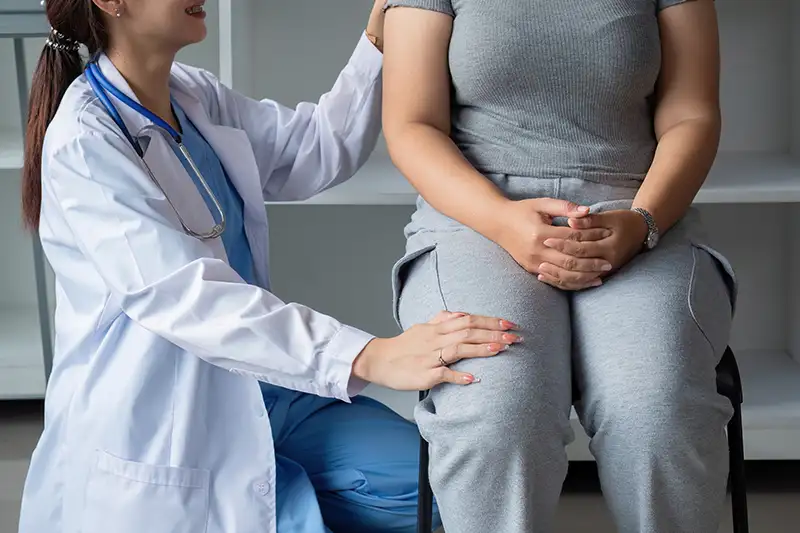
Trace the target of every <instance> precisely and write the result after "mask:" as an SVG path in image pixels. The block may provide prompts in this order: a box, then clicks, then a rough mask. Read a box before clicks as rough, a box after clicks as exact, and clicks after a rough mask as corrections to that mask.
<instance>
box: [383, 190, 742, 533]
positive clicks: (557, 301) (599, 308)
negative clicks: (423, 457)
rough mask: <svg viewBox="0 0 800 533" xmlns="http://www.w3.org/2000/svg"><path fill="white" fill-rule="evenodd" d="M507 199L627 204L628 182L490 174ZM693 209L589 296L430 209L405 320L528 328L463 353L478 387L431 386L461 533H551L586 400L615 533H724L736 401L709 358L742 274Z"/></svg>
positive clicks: (438, 465) (423, 214) (440, 471)
mask: <svg viewBox="0 0 800 533" xmlns="http://www.w3.org/2000/svg"><path fill="white" fill-rule="evenodd" d="M491 179H493V180H495V181H497V182H498V184H499V185H500V186H501V187H503V188H504V189H505V190H506V191H507V192H508V193H509V194H510V195H511V196H515V197H544V196H550V197H558V198H566V199H569V200H572V201H575V202H578V203H581V204H583V205H592V206H593V209H594V210H595V211H602V210H609V209H620V208H627V207H629V206H630V204H631V199H632V198H633V197H634V195H635V193H636V189H635V188H634V187H630V186H629V187H622V186H610V185H606V184H598V183H591V182H585V181H582V180H577V179H531V178H510V177H498V176H495V177H492V178H491ZM695 215H696V213H694V212H691V213H690V214H689V216H687V217H686V219H684V220H683V221H682V222H680V223H679V224H678V225H676V226H675V227H674V228H673V229H672V230H671V231H669V232H667V233H666V234H665V235H663V236H662V240H661V243H660V244H659V246H658V247H657V248H656V249H655V250H653V251H651V252H647V253H643V254H641V255H640V256H638V257H637V258H635V259H634V260H633V261H632V262H631V263H630V264H629V265H627V266H626V267H625V268H623V269H622V270H621V271H619V272H618V273H616V274H615V275H614V276H613V277H611V278H610V279H608V280H607V281H606V283H605V284H604V285H603V286H601V287H599V288H595V289H590V290H586V291H582V292H563V291H560V290H557V289H554V288H552V287H550V286H548V285H545V284H543V283H541V282H539V281H538V280H537V279H536V277H535V276H533V275H531V274H528V273H527V272H525V271H524V270H523V269H522V268H520V267H519V265H517V263H516V262H515V261H514V260H513V259H512V258H511V257H510V256H509V255H508V254H507V253H506V252H505V251H504V250H503V249H501V248H500V247H498V246H497V245H496V244H494V243H493V242H491V241H489V240H487V239H485V238H484V237H482V236H480V235H478V234H477V233H475V232H473V231H472V230H470V229H468V228H465V227H464V226H461V225H459V224H458V223H456V222H455V221H453V220H451V219H448V218H446V217H444V216H443V215H441V214H439V213H437V212H435V211H434V210H433V209H432V208H430V207H429V206H427V205H426V204H425V203H424V202H422V201H421V202H420V206H419V210H418V211H417V213H415V215H414V218H413V220H412V222H411V224H410V225H409V227H408V228H407V234H408V249H407V254H406V256H405V257H404V258H403V259H402V260H401V261H399V262H398V264H397V265H396V267H395V271H394V288H395V295H396V302H395V305H396V308H395V311H396V316H397V318H398V321H399V322H400V324H401V325H402V326H404V327H409V326H411V325H412V324H416V323H420V322H424V321H427V320H429V319H430V318H431V317H432V316H434V315H435V314H436V313H437V312H438V311H439V310H441V309H443V308H444V309H449V310H453V311H464V312H469V313H476V314H481V315H489V316H498V317H502V318H506V319H508V320H511V321H513V322H515V323H517V324H519V325H520V326H521V328H522V334H523V336H524V338H525V340H524V342H523V343H522V344H520V345H516V346H514V347H512V348H511V349H510V350H508V351H507V352H505V353H504V354H501V355H499V356H497V357H495V358H491V359H477V360H468V361H463V362H461V363H458V364H457V365H455V368H457V369H458V370H463V371H468V372H472V373H474V374H475V375H476V376H478V377H479V378H481V380H482V382H481V383H479V384H475V385H471V386H467V387H461V386H452V385H444V386H440V387H437V388H436V389H434V390H433V391H432V393H431V395H430V396H429V398H428V399H427V400H426V401H425V402H423V403H422V404H420V405H419V406H418V408H417V410H416V418H417V422H418V423H419V427H420V431H421V432H422V435H423V436H424V437H425V439H426V440H427V441H428V442H429V443H430V451H431V467H430V476H431V484H432V486H433V490H434V493H435V495H436V497H437V500H438V503H439V507H440V510H441V515H442V520H443V522H444V527H445V529H446V530H447V531H448V532H452V533H551V532H552V531H553V520H554V515H555V510H556V505H557V501H558V497H559V494H560V490H561V485H562V483H563V480H564V477H565V475H566V470H567V457H566V453H565V450H564V448H565V446H566V445H567V444H568V443H569V442H570V440H571V439H572V438H573V435H572V432H571V428H570V424H569V413H570V406H571V404H572V397H571V391H572V384H573V380H574V383H575V384H576V385H577V389H578V390H579V391H580V396H581V402H580V403H578V404H577V405H576V409H577V411H578V413H579V416H580V419H581V423H582V424H583V426H584V428H585V429H586V431H587V433H588V435H589V437H590V438H591V441H590V442H591V451H592V453H593V454H594V456H595V457H596V459H597V463H598V467H599V472H600V478H601V482H602V489H603V493H604V495H605V497H606V500H607V503H608V505H609V508H610V509H611V511H612V513H613V516H614V518H615V521H616V524H617V528H618V530H619V531H620V533H716V531H717V528H718V524H719V520H720V513H721V510H722V506H723V502H724V496H725V486H726V476H727V464H728V463H727V461H728V456H727V444H726V437H725V431H724V429H725V424H726V422H727V421H728V420H729V418H730V416H731V415H732V407H731V405H730V403H729V402H728V401H727V400H726V399H725V398H724V397H722V396H720V395H718V394H717V392H716V386H715V366H716V365H717V363H718V362H719V359H720V357H721V355H722V353H723V351H724V349H725V346H726V344H727V342H728V336H729V330H730V324H731V315H732V311H733V305H734V301H735V293H736V287H735V281H734V278H733V273H732V271H731V269H730V266H729V265H728V263H727V261H726V260H725V258H724V257H722V256H721V255H719V254H718V253H717V252H715V251H714V250H713V249H711V248H710V247H708V246H707V245H706V243H705V240H704V238H703V237H702V235H701V234H700V232H699V223H698V222H697V221H696V219H695Z"/></svg>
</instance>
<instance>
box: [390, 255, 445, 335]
mask: <svg viewBox="0 0 800 533" xmlns="http://www.w3.org/2000/svg"><path fill="white" fill-rule="evenodd" d="M435 250H436V245H435V244H430V245H427V246H423V247H421V248H419V249H417V250H414V251H411V252H408V253H406V255H405V256H403V257H402V258H401V259H400V260H399V261H398V262H397V263H395V265H394V267H393V268H392V307H393V309H392V311H393V315H394V319H395V322H397V325H398V326H400V327H401V328H402V327H403V324H402V321H401V320H400V299H401V298H402V297H403V289H404V288H405V285H406V280H407V279H408V277H409V274H410V271H411V270H412V268H413V267H414V266H415V265H416V264H418V263H419V262H420V261H422V260H423V259H424V258H425V257H427V256H430V255H431V254H433V253H434V252H435ZM411 325H412V324H408V326H411Z"/></svg>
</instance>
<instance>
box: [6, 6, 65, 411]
mask: <svg viewBox="0 0 800 533" xmlns="http://www.w3.org/2000/svg"><path fill="white" fill-rule="evenodd" d="M47 29H48V26H47V23H46V20H45V18H44V15H43V13H42V8H41V7H40V6H39V3H38V2H29V1H23V0H11V1H9V0H6V1H5V2H4V3H3V6H2V7H0V65H2V66H3V68H4V71H5V72H6V76H3V77H2V78H0V98H2V100H0V101H2V102H3V103H4V107H5V109H6V112H5V113H2V114H0V228H2V232H0V249H2V253H0V399H5V398H36V397H40V396H41V395H42V394H43V393H44V386H45V373H46V370H47V368H46V367H47V365H48V363H47V361H50V360H51V358H50V353H52V352H51V338H50V326H49V324H50V320H49V315H50V312H49V311H50V310H49V306H48V304H47V298H46V293H47V291H46V286H47V280H46V271H45V265H44V261H43V260H42V255H41V249H40V247H39V245H38V240H37V239H36V238H31V235H30V234H27V233H26V232H25V231H24V230H23V229H22V226H21V210H20V201H19V197H20V194H19V191H20V183H21V180H20V169H21V168H22V122H23V116H24V115H25V112H26V107H27V85H28V80H29V79H30V75H31V72H32V68H33V66H34V65H35V60H36V57H37V56H38V53H39V50H40V47H41V44H42V43H43V39H42V36H44V35H46V34H47Z"/></svg>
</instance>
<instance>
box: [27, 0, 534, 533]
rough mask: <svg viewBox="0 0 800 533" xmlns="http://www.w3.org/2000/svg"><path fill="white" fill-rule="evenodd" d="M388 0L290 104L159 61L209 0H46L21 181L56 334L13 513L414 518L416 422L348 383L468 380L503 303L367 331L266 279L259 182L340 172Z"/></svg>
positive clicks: (142, 521)
mask: <svg viewBox="0 0 800 533" xmlns="http://www.w3.org/2000/svg"><path fill="white" fill-rule="evenodd" d="M382 3H383V0H378V2H376V5H375V7H374V8H373V11H372V15H371V17H370V20H369V24H368V27H367V31H366V33H365V35H364V36H363V37H362V38H361V40H360V42H359V43H358V45H357V47H356V49H355V52H354V53H353V55H352V57H351V59H350V61H349V63H348V64H347V66H346V67H345V69H344V70H343V71H342V74H341V75H340V77H339V79H338V80H337V81H336V83H335V85H334V87H333V89H332V90H331V92H329V93H328V94H327V95H325V96H324V97H323V98H322V99H321V101H320V103H319V104H318V105H311V104H301V105H300V106H298V107H297V109H295V110H290V109H287V108H284V107H281V106H280V105H278V104H276V103H275V102H272V101H269V100H264V101H260V102H259V101H254V100H250V99H248V98H245V97H244V96H242V95H239V94H236V93H234V92H233V91H231V90H230V89H228V88H226V87H224V86H223V85H221V84H220V83H219V82H218V81H217V80H216V79H215V78H214V77H213V76H211V75H210V74H209V73H207V72H204V71H202V70H197V69H194V68H190V67H187V66H183V65H179V64H175V63H173V61H174V57H175V54H176V53H177V52H178V50H179V49H180V48H182V47H183V46H185V45H188V44H191V43H195V42H197V41H200V40H202V39H203V38H204V37H205V35H206V26H205V22H204V18H205V12H204V10H203V5H202V4H203V2H202V0H48V1H47V3H46V9H47V16H48V18H49V20H50V23H51V24H52V26H53V27H54V30H53V32H52V34H51V36H50V38H49V39H48V42H47V46H46V47H45V50H44V52H43V54H42V57H41V59H40V61H39V65H38V67H37V70H36V74H35V76H34V80H33V85H32V91H31V105H30V117H29V122H28V131H27V144H26V154H25V172H24V194H23V204H24V212H25V216H26V220H27V223H28V224H29V225H30V226H31V227H37V228H38V229H39V232H40V235H41V239H42V242H43V245H44V249H45V252H46V254H47V257H48V260H49V261H50V263H51V265H52V267H53V269H54V271H55V273H56V284H57V311H56V318H55V324H56V356H55V362H54V367H53V373H52V376H51V380H50V383H49V386H48V391H47V399H46V408H45V410H46V416H45V428H44V432H43V435H42V437H41V440H40V442H39V444H38V446H37V447H36V450H35V452H34V454H33V458H32V462H31V466H30V471H29V474H28V478H27V481H26V485H25V489H24V495H23V505H22V512H21V522H20V532H21V533H78V532H81V533H108V532H113V533H134V532H135V533H142V532H146V533H257V532H258V533H260V532H267V533H275V532H276V531H277V532H278V533H323V532H329V531H334V532H343V533H360V532H410V531H413V528H414V514H415V508H416V498H417V494H416V489H417V487H416V468H417V461H416V450H417V448H416V442H417V433H416V429H415V428H414V427H413V426H412V425H411V424H410V423H408V422H406V421H404V420H402V419H401V418H399V417H398V416H396V415H395V414H394V413H392V412H391V411H390V410H389V409H387V408H386V407H384V406H382V405H380V404H378V403H377V402H374V401H371V400H367V399H363V398H354V399H353V400H352V403H348V402H350V398H351V397H353V396H354V395H355V394H356V393H358V392H359V391H360V390H361V389H362V388H363V387H364V386H365V384H366V383H367V382H374V383H378V384H380V385H384V386H388V387H393V388H396V389H421V388H428V387H431V386H434V385H436V384H439V383H443V382H449V383H451V384H452V385H450V386H457V385H469V384H470V383H472V382H474V381H475V380H476V377H475V376H471V375H467V374H463V373H457V372H454V371H452V370H450V369H449V368H448V366H447V365H449V364H450V363H453V362H455V361H457V360H459V359H461V358H465V357H489V356H493V355H496V354H498V353H499V352H501V351H502V350H503V349H504V348H505V347H506V346H507V345H509V344H511V343H513V342H518V341H519V340H520V339H519V338H518V337H517V336H516V335H515V334H514V333H512V332H511V330H513V329H514V326H513V324H509V323H507V322H505V321H502V320H500V319H499V318H498V319H496V318H487V317H473V316H466V315H459V314H455V313H444V314H442V315H440V316H439V317H438V318H437V319H436V320H435V321H434V322H432V323H430V324H423V325H420V326H418V327H416V328H412V329H411V330H410V331H409V332H407V333H404V334H403V335H400V336H398V337H395V338H391V339H375V338H373V337H372V336H370V335H367V334H365V333H363V332H361V331H358V330H356V329H354V328H351V327H348V326H345V325H342V324H341V323H339V322H337V321H336V320H334V319H333V318H331V317H328V316H325V315H322V314H320V313H317V312H315V311H313V310H311V309H308V308H306V307H303V306H301V305H297V304H287V303H284V302H282V301H280V300H279V299H278V298H276V297H275V296H274V295H272V294H271V293H270V292H269V291H268V288H269V281H268V272H267V220H266V217H265V212H264V204H263V202H264V200H265V199H267V200H300V199H303V198H308V197H311V196H313V195H314V194H316V193H318V192H320V191H322V190H324V189H326V188H328V187H331V186H333V185H335V184H337V183H340V182H342V181H344V180H346V179H347V178H349V177H350V176H352V175H353V174H354V173H355V171H356V170H357V169H358V168H359V166H360V165H361V164H362V163H363V162H364V161H365V160H366V159H367V157H368V155H369V154H370V151H371V150H372V148H373V147H374V144H375V142H376V138H377V136H378V132H379V129H380V124H379V115H380V113H379V102H380V99H381V96H380V72H381V63H382V55H381V53H380V52H379V50H378V48H379V47H380V42H381V34H382V29H383V18H382V14H381V9H380V8H381V4H382ZM79 43H81V44H83V45H85V46H86V47H87V48H88V50H89V52H90V54H91V57H92V58H93V59H92V60H91V61H90V63H89V66H88V67H87V68H86V69H85V70H84V65H83V62H82V60H81V57H80V55H79V51H78V44H79ZM259 382H261V385H259Z"/></svg>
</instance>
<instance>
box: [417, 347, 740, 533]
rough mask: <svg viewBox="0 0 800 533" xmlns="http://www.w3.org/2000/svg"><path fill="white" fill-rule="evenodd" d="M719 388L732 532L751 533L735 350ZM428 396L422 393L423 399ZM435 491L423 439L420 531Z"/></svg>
mask: <svg viewBox="0 0 800 533" xmlns="http://www.w3.org/2000/svg"><path fill="white" fill-rule="evenodd" d="M717 391H719V393H720V394H721V395H723V396H725V397H726V398H728V399H729V400H730V401H731V404H732V405H733V409H734V412H733V417H732V418H731V420H730V422H728V448H729V450H730V489H731V507H732V513H733V532H734V533H748V531H749V526H748V521H747V485H746V482H745V475H744V435H743V434H742V381H741V378H740V376H739V367H738V365H737V364H736V358H735V357H734V356H733V351H732V350H731V349H730V348H728V349H727V350H725V354H724V355H723V356H722V360H721V361H720V363H719V365H718V366H717ZM427 395H428V392H427V391H423V392H420V395H419V398H420V401H422V400H424V399H425V398H426V397H427ZM432 522H433V492H432V491H431V486H430V483H429V481H428V443H427V442H425V440H424V439H422V438H420V447H419V508H418V515H417V533H431V530H432V529H433V524H432Z"/></svg>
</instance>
